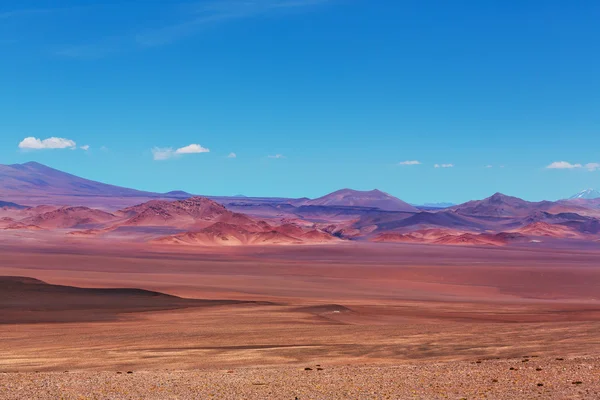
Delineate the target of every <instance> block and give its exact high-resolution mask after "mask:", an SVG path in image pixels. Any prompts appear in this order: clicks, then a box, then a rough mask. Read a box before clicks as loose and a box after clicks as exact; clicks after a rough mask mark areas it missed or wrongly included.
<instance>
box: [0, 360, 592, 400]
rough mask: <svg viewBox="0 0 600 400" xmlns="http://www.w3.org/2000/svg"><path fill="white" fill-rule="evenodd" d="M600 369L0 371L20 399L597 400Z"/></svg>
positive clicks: (537, 364) (579, 364) (542, 364)
mask: <svg viewBox="0 0 600 400" xmlns="http://www.w3.org/2000/svg"><path fill="white" fill-rule="evenodd" d="M532 357H533V358H532ZM526 360H527V361H526ZM523 361H526V362H523ZM127 372H130V373H127ZM598 374H600V360H599V359H597V358H594V359H591V358H585V359H567V360H560V359H559V360H557V359H554V358H552V359H549V358H535V357H534V356H529V357H528V358H520V359H511V360H493V361H481V362H479V363H478V362H454V363H421V364H415V365H410V364H409V365H400V366H388V367H382V366H337V367H329V366H327V365H319V366H316V365H311V366H307V367H305V368H290V367H278V368H272V367H271V368H243V369H235V370H210V371H169V370H163V371H142V372H138V371H118V372H101V373H90V372H69V371H65V372H62V373H61V372H55V373H38V374H31V373H30V374H18V373H11V374H0V396H1V397H2V398H6V399H15V400H17V399H25V398H27V399H34V398H35V399H42V400H44V399H58V398H60V399H82V398H85V399H88V398H89V399H95V398H99V399H100V398H102V399H167V398H170V399H207V398H214V399H299V400H302V399H482V398H488V399H550V398H557V399H597V398H598V397H599V396H600V383H599V380H598Z"/></svg>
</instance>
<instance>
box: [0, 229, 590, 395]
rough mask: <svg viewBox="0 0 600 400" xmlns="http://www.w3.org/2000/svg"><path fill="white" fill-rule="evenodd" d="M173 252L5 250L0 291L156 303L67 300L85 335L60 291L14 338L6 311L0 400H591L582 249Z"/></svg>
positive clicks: (17, 327) (14, 323)
mask: <svg viewBox="0 0 600 400" xmlns="http://www.w3.org/2000/svg"><path fill="white" fill-rule="evenodd" d="M21 239H23V238H21ZM177 250H178V252H174V250H173V247H172V246H164V247H161V246H156V245H154V246H149V245H147V244H145V243H139V244H132V243H127V244H126V245H122V246H119V244H118V243H113V242H108V241H107V242H106V243H104V245H102V246H101V245H99V242H98V241H93V242H89V241H86V240H80V241H78V240H74V239H70V240H66V241H64V242H56V241H49V242H43V241H41V242H40V241H36V242H34V244H27V241H26V240H21V241H20V242H10V241H8V242H4V243H3V245H2V248H0V260H1V262H0V275H1V276H11V277H28V278H35V279H39V280H41V281H43V282H46V283H48V284H50V285H64V286H60V287H65V286H66V287H70V288H68V289H61V290H66V291H67V293H72V291H75V293H77V295H78V296H81V293H80V292H79V291H78V290H79V289H76V287H79V288H113V289H118V288H121V289H127V290H125V291H122V290H121V291H116V293H117V294H118V295H119V296H124V295H127V296H130V295H131V294H132V292H131V291H130V290H131V289H133V288H137V289H143V290H145V291H151V293H152V292H160V293H157V294H156V295H154V296H149V299H152V302H153V303H147V304H146V305H145V306H144V300H143V299H144V296H140V293H138V292H136V291H133V294H135V296H134V298H133V300H132V299H131V298H129V297H127V301H128V302H129V303H127V302H123V306H122V308H119V307H116V308H115V304H119V302H120V301H122V299H117V300H111V301H112V302H111V301H108V303H106V302H104V301H103V302H101V303H103V304H108V306H103V307H104V309H103V307H100V306H98V305H97V303H95V300H94V301H92V303H91V304H92V305H91V306H89V305H86V304H87V303H86V302H85V301H84V302H83V303H82V302H81V298H80V297H76V299H77V301H75V303H76V304H77V305H78V310H77V312H78V313H83V314H84V315H86V316H87V317H86V318H83V319H81V318H75V319H74V317H73V315H78V314H73V307H74V305H73V303H74V300H73V298H70V297H69V296H66V295H65V296H64V297H61V296H60V293H62V292H60V291H59V292H58V295H53V297H52V302H48V301H47V300H44V301H42V303H43V304H41V305H38V306H37V307H34V306H32V304H31V303H20V304H21V306H20V307H30V308H31V309H30V310H29V311H26V310H23V309H20V312H19V315H24V316H26V317H27V318H25V320H15V319H14V318H13V319H11V317H10V313H7V312H6V310H5V309H3V312H2V318H0V351H1V353H2V357H1V358H0V372H2V374H0V398H57V397H60V395H63V396H64V397H66V398H78V397H77V396H78V395H79V394H81V395H84V396H85V395H88V396H90V397H91V398H93V396H91V393H92V392H91V391H92V389H91V388H92V387H95V386H98V385H99V386H100V387H102V391H103V392H102V393H104V395H103V396H101V398H165V397H169V396H170V397H171V398H195V397H196V398H197V397H200V398H204V397H207V396H208V395H210V394H213V395H214V396H215V397H217V398H232V397H233V398H244V397H245V398H291V399H293V398H294V397H298V398H332V397H333V398H335V397H341V398H386V396H387V397H389V398H412V397H414V398H445V397H444V395H447V396H448V398H461V397H466V398H481V397H482V396H483V394H484V393H486V394H487V397H488V398H515V397H514V394H517V393H521V394H522V395H523V396H526V397H536V396H537V397H538V398H553V397H555V398H578V397H579V398H595V396H596V395H595V394H594V393H596V392H598V390H599V389H598V381H599V379H598V378H599V377H598V372H599V369H598V368H599V366H600V364H599V361H598V359H596V358H593V357H594V356H595V355H597V354H598V351H599V350H600V334H599V333H598V332H600V301H599V299H600V285H599V284H598V283H600V268H598V265H600V252H599V251H598V250H596V249H594V248H584V249H555V250H550V249H548V248H537V247H535V246H530V247H527V246H525V247H514V248H512V247H497V248H489V247H479V246H474V247H459V246H436V245H415V244H394V245H391V244H368V243H364V244H356V243H345V244H336V245H331V246H329V245H320V246H292V247H289V246H252V247H227V248H223V247H206V248H204V247H203V248H196V247H194V248H187V247H185V248H178V249H177ZM13 290H14V287H13ZM53 290H54V289H53ZM84 293H86V296H87V294H89V293H92V294H93V296H96V295H98V292H96V291H89V290H87V291H84ZM100 293H102V295H106V293H109V297H110V293H112V292H111V291H108V292H106V291H101V292H100ZM142 293H146V292H142ZM34 294H35V291H34ZM163 294H166V295H169V296H165V295H163ZM35 296H40V293H37V294H35ZM93 296H92V298H94V297H93ZM156 296H158V298H157V297H156ZM163 296H164V297H163ZM172 296H179V297H181V298H183V299H181V298H178V297H172ZM9 297H10V296H9ZM12 298H13V299H14V296H13V297H12ZM61 298H62V303H61ZM3 299H4V300H3V301H2V302H0V303H1V304H0V306H2V305H4V308H6V304H8V303H7V300H6V295H5V297H4V298H3ZM86 299H87V297H86ZM140 299H141V300H140ZM161 299H166V300H161ZM186 299H194V300H186ZM200 300H203V301H200ZM204 300H213V301H212V302H206V301H204ZM214 300H218V301H217V302H214ZM162 301H166V303H162ZM13 303H14V302H13ZM13 303H11V304H13ZM207 304H208V305H210V306H207ZM109 306H110V307H109ZM40 307H41V308H42V311H43V308H44V307H47V308H48V307H49V308H51V310H49V312H48V313H45V312H42V313H40ZM61 307H63V308H62V310H63V311H62V312H61ZM86 307H87V309H86ZM107 307H108V308H110V310H109V311H110V312H107V311H106V309H105V308H107ZM86 310H87V311H86ZM36 315H37V317H36ZM40 315H43V318H42V317H40ZM13 316H14V314H13ZM36 319H37V320H36ZM524 356H528V357H527V358H525V359H527V360H529V361H528V362H526V363H523V357H524ZM534 356H535V357H534ZM559 358H560V359H564V360H557V359H559ZM477 361H481V362H480V363H478V362H477ZM317 365H319V367H317ZM510 367H514V368H518V370H517V371H515V370H510V369H509V368H510ZM304 368H311V369H312V370H311V371H305V370H304ZM318 368H323V370H318ZM537 368H541V370H540V371H538V370H536V369H537ZM64 371H70V372H69V373H65V372H64ZM92 371H104V372H102V373H101V374H96V373H95V372H92ZM127 371H132V372H134V373H133V374H127V373H126V372H127ZM228 371H233V372H228ZM117 372H123V374H118V373H117ZM494 380H498V382H495V381H494ZM578 381H582V382H583V383H582V384H573V383H572V382H578ZM192 382H193V383H192ZM538 383H541V384H543V385H544V386H537V384H538ZM511 393H512V394H513V395H510V394H511ZM44 396H46V397H44ZM177 396H179V397H177Z"/></svg>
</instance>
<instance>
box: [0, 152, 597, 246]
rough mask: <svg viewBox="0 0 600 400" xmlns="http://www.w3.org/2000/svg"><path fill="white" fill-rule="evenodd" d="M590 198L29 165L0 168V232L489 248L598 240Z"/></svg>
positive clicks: (179, 241)
mask: <svg viewBox="0 0 600 400" xmlns="http://www.w3.org/2000/svg"><path fill="white" fill-rule="evenodd" d="M593 192H594V191H591V190H589V191H584V192H582V193H581V194H579V195H576V196H573V198H572V199H569V200H561V201H556V202H552V201H541V202H529V201H526V200H523V199H520V198H517V197H511V196H507V195H504V194H501V193H496V194H494V195H492V196H490V197H488V198H485V199H482V200H473V201H469V202H466V203H463V204H459V205H453V206H450V207H446V208H439V207H431V208H424V209H423V208H417V207H415V206H412V205H410V204H408V203H406V202H404V201H402V200H400V199H398V198H396V197H394V196H391V195H390V194H387V193H384V192H382V191H379V190H371V191H357V190H352V189H341V190H338V191H336V192H333V193H330V194H328V195H325V196H323V197H320V198H317V199H307V198H302V199H287V198H256V197H255V198H252V197H241V196H235V197H199V196H193V195H192V194H190V193H187V192H183V191H172V192H168V193H153V192H144V191H138V190H134V189H129V188H123V187H119V186H114V185H109V184H104V183H99V182H95V181H91V180H87V179H83V178H80V177H77V176H75V175H71V174H67V173H64V172H61V171H58V170H55V169H52V168H49V167H46V166H44V165H42V164H38V163H26V164H21V165H19V164H17V165H8V166H0V199H2V200H1V202H0V230H3V231H5V232H19V231H26V232H38V234H48V232H54V233H55V234H62V235H67V236H68V237H70V238H104V239H112V240H116V239H119V240H136V241H143V242H148V243H152V244H153V245H187V246H200V245H211V246H213V245H219V246H223V245H256V244H269V245H274V244H277V245H282V244H288V245H289V244H324V243H327V244H331V243H342V242H344V241H354V240H361V241H372V242H394V243H397V242H402V243H419V244H439V245H442V244H444V245H448V244H451V245H486V246H489V245H494V246H504V245H523V244H524V243H538V242H541V241H548V240H566V241H573V240H575V241H587V242H594V243H596V242H597V241H598V240H600V236H599V235H600V219H599V218H600V199H598V198H595V196H594V194H593ZM39 232H43V233H39Z"/></svg>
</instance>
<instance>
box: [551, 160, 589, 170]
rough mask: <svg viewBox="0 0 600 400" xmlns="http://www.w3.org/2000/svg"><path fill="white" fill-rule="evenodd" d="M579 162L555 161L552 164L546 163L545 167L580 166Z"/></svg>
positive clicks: (564, 167)
mask: <svg viewBox="0 0 600 400" xmlns="http://www.w3.org/2000/svg"><path fill="white" fill-rule="evenodd" d="M581 167H582V165H581V164H571V163H570V162H567V161H555V162H553V163H552V164H550V165H548V166H547V167H546V168H548V169H574V168H581Z"/></svg>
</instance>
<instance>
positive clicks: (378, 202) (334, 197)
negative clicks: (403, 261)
mask: <svg viewBox="0 0 600 400" xmlns="http://www.w3.org/2000/svg"><path fill="white" fill-rule="evenodd" d="M303 205H310V206H352V207H371V208H379V209H381V210H386V211H403V212H418V211H419V210H418V209H417V208H415V207H413V206H411V205H410V204H408V203H405V202H404V201H402V200H400V199H398V198H396V197H394V196H391V195H389V194H387V193H384V192H382V191H379V190H371V191H359V190H352V189H342V190H338V191H336V192H333V193H330V194H328V195H325V196H323V197H320V198H318V199H314V200H308V201H304V202H303Z"/></svg>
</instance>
